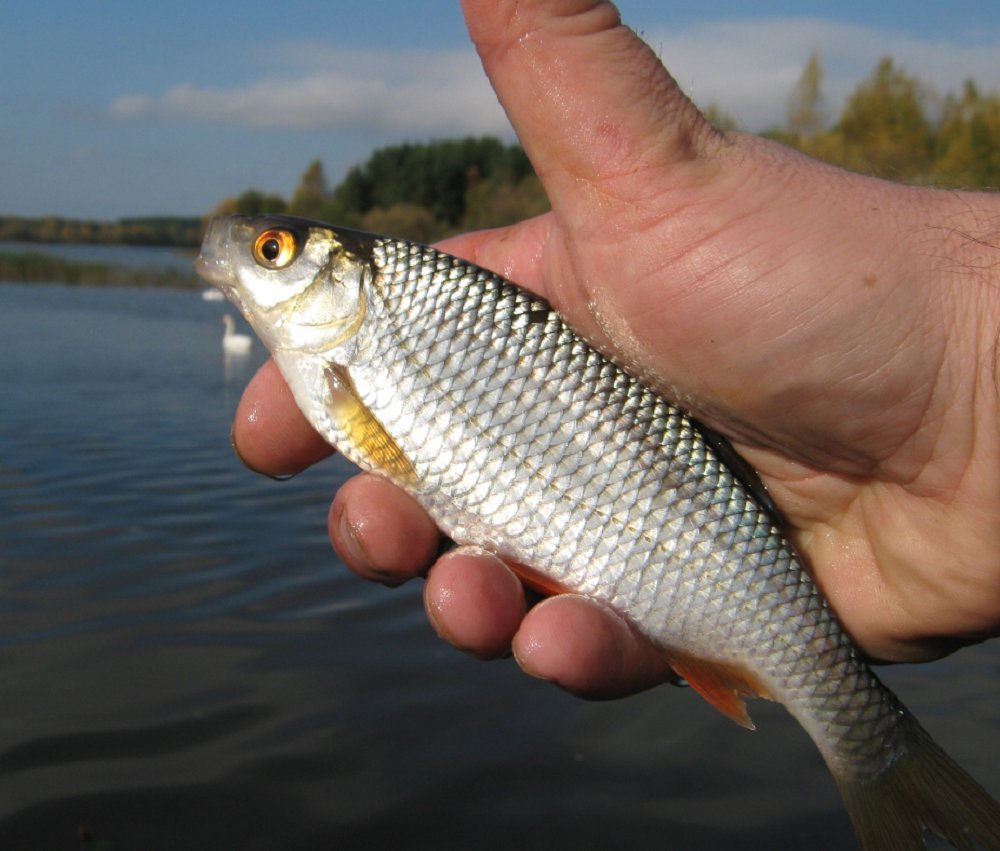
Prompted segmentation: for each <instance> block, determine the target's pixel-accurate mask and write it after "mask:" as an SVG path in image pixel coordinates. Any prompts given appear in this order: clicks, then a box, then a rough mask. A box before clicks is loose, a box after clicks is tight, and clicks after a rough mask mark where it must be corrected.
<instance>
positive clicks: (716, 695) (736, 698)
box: [664, 650, 770, 730]
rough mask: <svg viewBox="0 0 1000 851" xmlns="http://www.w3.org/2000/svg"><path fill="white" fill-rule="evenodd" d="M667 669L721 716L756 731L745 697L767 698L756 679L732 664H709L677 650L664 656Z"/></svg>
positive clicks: (764, 690)
mask: <svg viewBox="0 0 1000 851" xmlns="http://www.w3.org/2000/svg"><path fill="white" fill-rule="evenodd" d="M664 655H665V656H666V659H667V662H668V663H669V664H670V667H671V668H673V669H674V671H675V672H676V673H677V674H678V675H679V676H681V677H683V678H684V679H685V680H687V682H688V684H689V685H690V686H691V688H693V689H694V690H695V691H696V692H698V694H700V695H701V696H702V697H703V698H705V700H707V701H708V702H709V703H711V704H712V706H714V707H715V708H716V709H718V710H719V712H721V713H722V714H723V715H725V716H726V717H727V718H729V719H730V720H732V721H735V722H736V723H737V724H739V725H740V726H741V727H745V728H746V729H748V730H754V729H756V728H755V727H754V723H753V721H751V720H750V715H749V713H748V712H747V705H746V701H745V700H744V698H746V697H763V698H766V699H768V700H770V695H769V694H768V693H767V690H766V689H764V688H763V687H762V686H761V685H760V683H759V682H757V680H756V678H755V677H754V676H753V675H752V674H750V673H749V672H748V671H745V670H743V669H742V668H739V667H737V666H736V665H726V664H723V663H720V662H709V661H706V660H705V659H699V658H698V657H697V656H691V655H689V654H687V653H683V652H680V651H674V650H671V651H667V652H665V653H664Z"/></svg>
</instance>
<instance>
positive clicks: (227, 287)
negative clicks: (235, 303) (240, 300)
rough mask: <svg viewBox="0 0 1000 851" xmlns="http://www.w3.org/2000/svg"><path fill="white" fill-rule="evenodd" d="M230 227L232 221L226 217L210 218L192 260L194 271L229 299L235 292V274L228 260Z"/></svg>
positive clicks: (229, 255)
mask: <svg viewBox="0 0 1000 851" xmlns="http://www.w3.org/2000/svg"><path fill="white" fill-rule="evenodd" d="M232 229H233V223H232V221H231V220H230V219H228V218H227V217H225V216H217V217H215V218H214V219H212V220H211V221H210V222H209V223H208V228H207V229H206V231H205V238H204V239H203V240H202V243H201V253H200V254H199V255H198V257H197V258H196V259H195V261H194V270H195V272H197V273H198V274H199V275H200V276H201V277H202V278H204V279H205V280H206V281H207V282H208V283H210V284H212V286H214V287H216V288H218V289H220V290H222V293H223V295H225V296H226V297H227V298H229V299H230V300H231V301H232V300H233V296H234V294H235V292H236V289H235V287H236V274H235V272H234V271H233V266H232V263H231V262H230V257H231V255H232V252H231V250H230V248H231V246H232V242H233V240H232Z"/></svg>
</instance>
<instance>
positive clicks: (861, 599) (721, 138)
mask: <svg viewBox="0 0 1000 851" xmlns="http://www.w3.org/2000/svg"><path fill="white" fill-rule="evenodd" d="M462 5H463V10H464V12H465V15H466V20H467V24H468V28H469V32H470V34H471V36H472V40H473V42H474V43H475V46H476V48H477V50H478V51H479V54H480V57H481V59H482V62H483V66H484V68H485V70H486V73H487V74H488V75H489V78H490V80H491V82H492V84H493V86H494V89H495V90H496V92H497V96H498V97H499V99H500V101H501V103H502V104H503V106H504V108H505V109H506V111H507V113H508V115H509V116H510V119H511V121H512V123H513V125H514V127H515V129H516V130H517V133H518V136H519V138H520V140H521V142H522V144H523V145H524V148H525V150H526V151H527V153H528V155H529V157H530V158H531V160H532V162H533V164H534V166H535V168H536V170H537V172H538V174H539V176H540V177H541V179H542V182H543V184H544V186H545V189H546V191H547V193H548V196H549V198H550V200H551V204H552V211H551V212H550V213H548V214H546V215H543V216H541V217H538V218H535V219H532V220H529V221H525V222H521V223H519V224H517V225H514V226H512V227H508V228H503V229H500V230H493V231H486V232H480V233H475V234H469V235H465V236H462V237H458V238H455V239H452V240H449V241H448V242H447V243H446V244H444V245H443V247H444V248H445V249H446V250H448V251H450V252H452V253H455V254H458V255H461V256H463V257H466V258H467V259H469V260H471V261H473V262H476V263H479V264H480V265H483V266H486V267H488V268H491V269H494V270H496V271H497V272H499V273H500V274H502V275H505V276H506V277H508V278H510V279H512V280H514V281H517V282H518V283H520V284H521V285H523V286H525V287H528V288H530V289H532V290H534V291H536V292H538V293H539V294H541V295H543V296H544V297H546V298H547V299H549V300H550V301H551V302H552V303H553V305H554V306H555V307H556V308H557V309H558V310H559V311H560V312H561V313H562V314H563V315H564V316H565V317H566V318H567V319H568V321H569V322H570V324H571V325H572V326H573V327H574V328H575V329H576V330H577V331H578V332H580V333H581V334H582V335H583V336H585V337H586V338H587V339H588V340H589V341H591V343H593V344H594V345H596V346H597V347H599V348H601V349H602V350H604V351H605V352H606V353H609V354H611V355H612V356H614V357H616V358H617V359H619V360H620V361H621V362H623V363H624V364H626V365H627V366H629V367H631V368H632V369H633V370H634V371H638V373H639V374H641V375H642V376H643V377H644V378H645V379H646V380H647V381H648V382H650V383H652V384H653V385H654V386H655V387H656V388H657V389H658V390H660V391H661V392H662V393H663V394H664V395H666V396H667V397H668V398H671V399H673V400H675V401H677V402H678V403H679V404H681V405H682V406H683V407H685V408H687V409H688V410H690V411H691V412H692V413H694V414H695V415H696V416H698V417H699V418H700V419H701V420H702V421H704V422H705V423H707V424H709V425H710V426H712V427H713V428H715V429H716V430H718V431H720V432H721V433H723V434H724V435H726V436H727V437H729V438H730V440H731V441H732V442H733V444H734V446H735V447H736V448H737V450H738V451H739V452H740V454H742V455H743V456H744V457H745V458H746V459H747V460H748V461H749V462H750V464H751V465H752V466H753V467H755V468H756V469H757V470H758V472H759V473H760V476H761V478H762V480H763V481H764V483H765V484H766V486H767V487H768V489H769V491H770V493H771V495H772V497H773V499H774V501H775V502H776V503H777V504H778V505H779V506H780V508H781V510H782V512H783V514H784V516H785V519H786V522H787V526H788V530H789V534H790V535H791V537H792V538H793V540H794V542H795V543H796V545H797V546H798V547H799V549H800V551H801V552H802V553H803V555H804V557H805V559H806V561H807V562H808V564H809V566H810V569H811V570H812V572H813V574H814V576H815V577H816V579H817V581H818V583H819V585H820V586H821V588H822V590H823V592H824V593H825V594H826V596H827V598H828V599H829V600H830V602H831V604H832V605H833V607H834V609H835V610H836V611H837V612H838V614H839V615H840V617H841V619H842V621H843V623H844V625H845V627H846V628H847V629H848V631H849V632H850V633H851V635H852V637H853V638H854V640H855V641H856V642H857V643H858V645H859V646H860V647H861V648H862V650H863V651H864V652H865V653H867V654H868V655H869V656H870V657H872V658H873V659H877V660H882V661H917V660H926V659H930V658H934V657H937V656H940V655H943V654H945V653H948V652H950V651H952V650H954V649H955V648H957V647H958V646H961V645H962V644H966V643H970V642H974V641H978V640H982V639H984V638H986V637H989V636H994V635H996V634H998V632H1000V422H998V420H1000V357H998V345H997V338H998V329H1000V198H998V197H997V196H993V195H985V194H973V193H960V192H945V191H933V190H926V189H917V188H911V187H905V186H901V185H896V184H891V183H886V182H882V181H878V180H874V179H870V178H867V177H863V176H859V175H854V174H850V173H847V172H844V171H841V170H838V169H834V168H831V167H828V166H825V165H822V164H820V163H817V162H814V161H812V160H810V159H807V158H805V157H802V156H800V155H798V154H796V153H795V152H793V151H790V150H788V149H785V148H783V147H781V146H778V145H775V144H772V143H769V142H767V141H764V140H761V139H758V138H755V137H752V136H747V135H740V134H721V133H719V132H717V131H715V130H714V129H713V128H712V127H711V126H710V125H708V124H707V123H706V122H705V120H704V119H703V118H702V116H701V115H700V113H699V112H698V110H697V109H696V108H695V107H694V106H693V105H692V104H691V103H690V102H689V101H688V100H687V99H686V98H685V96H684V95H683V94H682V93H681V92H680V90H679V89H678V88H677V86H676V85H675V83H674V81H673V80H672V78H671V77H670V76H669V74H668V72H667V71H666V69H665V68H664V67H663V65H662V64H661V63H660V61H659V60H658V59H657V57H656V56H655V55H654V54H653V53H652V52H651V51H650V49H649V48H648V47H647V46H646V45H645V44H644V43H643V42H642V41H640V40H639V39H638V38H637V37H636V35H635V34H634V33H633V32H632V31H631V30H629V29H627V28H625V27H623V26H621V25H620V22H619V18H618V14H617V11H616V10H615V9H614V7H613V6H611V5H610V4H608V3H598V2H592V0H560V2H554V1H553V0H549V2H543V0H522V2H510V0H504V2H500V1H499V0H465V2H463V4H462ZM233 441H234V446H235V447H236V448H237V452H238V453H239V455H240V457H241V458H242V459H243V460H244V462H245V463H246V464H247V465H248V466H249V467H251V468H252V469H254V470H257V471H259V472H262V473H266V474H269V475H290V474H294V473H295V472H297V471H300V470H302V469H304V468H305V467H306V466H308V465H310V464H312V463H315V462H316V461H318V460H320V459H321V458H323V457H325V456H326V455H328V454H329V453H330V451H331V450H330V449H329V447H328V446H326V445H325V444H324V443H323V441H322V440H321V439H320V438H319V437H318V436H317V435H316V434H315V433H314V432H313V431H312V429H311V428H310V427H309V426H308V424H307V423H306V422H305V420H304V419H303V418H302V416H301V415H300V414H299V413H298V411H297V409H296V408H295V406H294V403H293V402H292V400H291V396H290V395H289V393H288V390H287V388H286V387H285V386H284V383H283V382H282V380H281V378H280V376H279V375H278V373H277V370H276V369H275V368H274V366H273V364H270V363H269V364H267V365H265V366H264V367H263V368H262V370H261V371H260V373H259V374H258V375H257V376H256V377H255V378H254V379H253V380H252V381H251V383H250V385H249V386H248V387H247V390H246V393H245V395H244V397H243V399H242V401H241V403H240V406H239V409H238V411H237V414H236V419H235V422H234V426H233ZM329 526H330V536H331V540H332V542H333V546H334V547H335V549H336V550H337V552H338V553H339V554H340V555H341V557H342V558H343V560H344V561H345V562H346V563H347V564H348V565H349V566H350V567H351V569H352V570H354V571H355V572H356V573H358V574H359V575H360V576H362V577H365V578H367V579H372V580H375V581H379V582H383V583H385V584H387V585H396V584H399V583H401V582H405V581H406V580H408V579H411V578H413V577H417V576H425V577H426V584H425V594H424V599H425V604H426V609H427V613H428V617H429V618H430V620H431V622H432V624H433V625H434V627H435V629H436V630H437V631H438V633H439V634H440V635H441V636H442V637H444V638H445V639H446V640H448V641H450V642H451V643H452V644H454V645H455V646H456V647H459V648H462V649H464V650H466V651H468V652H469V653H472V654H474V655H476V656H479V657H481V658H494V657H497V656H501V655H503V654H505V653H506V652H507V651H508V649H509V648H512V649H513V653H514V656H515V657H516V659H517V661H518V663H519V664H520V665H521V667H522V668H523V669H524V670H525V671H526V672H528V673H529V674H531V675H533V676H536V677H540V678H543V679H546V680H550V681H553V682H555V683H558V684H559V685H561V686H562V687H564V688H566V689H568V690H570V691H572V692H575V693H577V694H581V695H585V696H589V697H613V696H618V695H624V694H628V693H630V692H634V691H637V690H640V689H643V688H647V687H649V686H651V685H654V684H656V683H658V682H662V681H664V680H667V679H669V677H670V671H669V669H668V668H667V666H666V665H665V663H664V662H663V661H662V659H661V658H660V656H659V654H658V653H657V652H656V650H655V649H654V648H653V647H652V646H651V645H649V644H648V643H647V642H645V641H644V640H643V639H642V638H641V636H639V635H637V634H636V633H635V632H634V630H632V628H631V627H630V626H629V625H628V624H627V623H626V622H625V621H623V620H622V619H621V618H619V617H618V616H617V615H615V614H614V613H613V612H610V611H608V610H606V609H605V608H602V607H601V606H599V605H598V604H595V603H593V602H591V601H589V600H585V599H582V598H579V597H575V596H571V595H567V596H562V597H555V598H551V599H548V600H545V601H543V602H541V603H538V604H537V605H534V606H531V607H527V606H526V603H525V600H526V594H525V591H524V590H523V588H522V586H521V584H520V583H519V582H518V581H517V579H516V578H515V576H514V574H513V573H512V572H511V571H510V570H509V569H508V568H507V566H506V565H504V564H503V563H502V562H500V561H499V560H498V559H496V558H495V557H493V556H490V555H489V554H486V553H481V552H476V551H465V550H460V551H458V552H452V553H449V554H448V555H445V556H443V557H441V558H437V553H438V548H439V545H440V540H439V534H438V532H437V530H436V529H435V528H434V525H433V524H432V522H431V521H430V520H429V518H427V516H426V515H425V514H424V513H423V512H422V511H421V510H420V509H419V508H418V507H417V506H416V505H415V504H414V503H413V502H412V501H411V500H410V499H409V497H407V496H406V495H405V494H403V493H401V492H400V491H398V490H396V489H395V488H394V487H392V486H391V485H389V484H388V483H386V482H384V481H382V480H380V479H378V478H376V477H373V476H369V475H361V476H358V477H357V478H355V479H354V480H352V481H350V482H349V483H348V484H347V485H345V486H344V487H343V488H342V489H341V491H340V492H339V493H338V494H337V496H336V498H335V499H334V501H333V504H332V506H331V509H330V523H329Z"/></svg>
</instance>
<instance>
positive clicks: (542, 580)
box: [504, 559, 569, 597]
mask: <svg viewBox="0 0 1000 851" xmlns="http://www.w3.org/2000/svg"><path fill="white" fill-rule="evenodd" d="M504 564H506V565H507V567H509V568H510V569H511V570H513V571H514V573H516V574H517V578H518V579H520V580H521V582H523V583H524V584H525V585H526V586H527V587H528V588H530V589H531V590H532V591H537V592H538V593H539V594H544V595H545V596H546V597H555V596H556V595H557V594H566V593H569V588H567V587H566V586H564V585H560V584H559V583H558V582H556V581H555V580H554V579H550V578H549V577H548V576H546V575H545V574H544V573H541V572H540V571H538V570H535V568H533V567H529V566H528V565H526V564H521V563H520V562H518V561H511V560H510V559H504Z"/></svg>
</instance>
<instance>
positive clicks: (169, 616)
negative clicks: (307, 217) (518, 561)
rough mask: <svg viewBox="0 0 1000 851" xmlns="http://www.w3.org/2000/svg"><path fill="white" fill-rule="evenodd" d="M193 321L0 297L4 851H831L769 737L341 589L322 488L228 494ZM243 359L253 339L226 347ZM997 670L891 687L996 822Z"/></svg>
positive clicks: (676, 692)
mask: <svg viewBox="0 0 1000 851" xmlns="http://www.w3.org/2000/svg"><path fill="white" fill-rule="evenodd" d="M223 312H232V310H231V308H229V307H228V306H227V305H226V304H220V303H211V302H206V301H204V300H202V299H201V298H199V296H198V294H197V293H186V292H169V291H154V290H139V289H129V288H122V289H107V288H99V289H91V288H84V287H80V288H71V287H63V286H56V285H51V286H49V285H27V286H22V285H14V284H10V285H3V286H0V341H2V342H0V351H2V353H3V354H2V359H0V399H2V402H0V624H2V629H0V653H2V656H0V658H2V672H3V678H2V690H0V707H2V710H0V849H5V851H8V850H9V849H24V851H33V849H49V850H50V851H51V849H68V851H72V849H76V848H77V847H78V832H79V831H80V830H81V829H85V830H86V831H88V832H89V835H91V836H93V838H94V840H95V841H94V842H93V843H91V844H90V846H89V847H92V848H95V849H96V848H98V847H99V848H102V849H106V851H126V849H142V850H143V851H158V849H164V851H166V849H170V851H176V849H181V848H182V849H202V848H204V849H230V848H232V849H237V848H238V849H241V850H242V851H246V849H274V848H280V849H329V848H338V849H354V848H358V849H360V848H373V847H380V848H407V849H413V848H434V849H476V848H484V849H493V848H496V849H501V848H519V849H544V848H554V847H561V848H562V847H571V848H577V849H604V848H609V847H620V848H623V849H647V848H648V849H658V851H662V849H663V848H673V849H695V850H697V851H700V849H705V851H708V849H712V851H719V849H744V850H745V849H769V851H771V850H772V849H784V848H800V847H802V848H810V849H840V848H852V847H854V840H853V833H852V831H851V828H850V825H849V823H848V820H847V817H846V815H845V813H844V811H843V809H842V807H841V804H840V800H839V798H838V795H837V792H836V789H835V787H834V784H833V782H832V780H831V779H830V778H829V776H828V774H827V771H826V768H825V767H824V765H823V763H822V761H821V759H820V757H819V755H818V754H817V752H816V750H815V749H814V747H813V746H812V744H811V742H809V740H808V739H807V737H806V736H805V734H804V733H803V732H802V731H801V730H800V729H799V727H798V726H797V725H796V724H795V723H794V722H793V721H792V720H791V719H790V718H789V717H788V716H787V714H786V713H785V712H784V710H782V709H781V708H780V707H777V706H774V705H772V704H768V703H766V702H760V701H757V702H754V703H752V704H751V707H750V709H751V714H752V715H753V717H754V719H755V721H756V723H757V727H758V731H757V732H755V733H748V732H746V731H744V730H742V729H740V728H738V727H737V726H736V725H734V724H732V723H730V722H729V721H727V720H725V719H724V718H722V717H721V716H720V715H719V714H718V713H716V712H715V711H714V710H713V709H711V708H710V707H708V706H707V705H706V704H704V703H703V702H702V701H701V700H700V699H699V698H698V697H697V696H696V695H694V694H693V693H692V692H691V691H690V690H682V689H674V688H669V687H663V688H660V689H655V690H653V691H650V692H647V693H645V694H642V695H639V696H636V697H633V698H630V699H627V700H620V701H615V702H607V703H588V702H584V701H580V700H577V699H575V698H572V697H569V696H567V695H565V694H562V693H560V692H559V691H558V690H556V689H555V688H553V687H551V686H548V685H546V684H544V683H540V682H536V681H534V680H531V679H529V678H527V677H525V676H523V675H521V674H520V673H519V672H518V670H517V667H516V665H515V664H514V663H513V661H510V660H506V661H499V662H493V663H488V664H484V663H481V662H476V661H474V660H472V659H470V658H467V657H466V656H464V655H463V654H461V653H459V652H457V651H455V650H452V649H451V648H450V647H448V646H447V645H445V644H444V643H443V642H441V641H440V640H438V639H437V638H436V637H435V636H434V634H433V632H432V630H431V629H430V627H429V626H428V624H427V623H426V621H425V619H424V617H423V613H422V607H421V602H420V590H421V589H420V587H419V583H416V582H414V583H411V584H410V585H409V586H407V587H404V588H401V589H397V590H392V591H390V590H386V589H384V588H382V587H379V586H374V585H369V584H367V583H364V582H362V581H360V580H358V579H356V578H354V577H353V575H352V574H350V573H349V572H348V571H347V569H346V568H345V567H344V566H343V565H342V564H341V563H340V562H339V561H338V560H337V558H336V556H335V555H334V554H333V552H332V551H331V549H330V547H329V542H328V541H327V538H326V526H325V518H326V511H327V508H328V506H329V501H330V498H331V496H332V494H333V492H334V490H335V489H336V487H337V486H338V484H339V483H340V482H342V481H343V480H344V479H345V477H346V476H348V475H350V473H351V470H350V468H349V467H348V465H346V464H345V463H344V462H343V461H342V460H341V459H337V458H334V459H331V460H330V461H328V462H324V463H322V464H320V465H318V466H317V467H316V468H314V469H312V470H310V471H308V472H306V473H304V474H302V475H301V476H299V477H297V478H295V479H293V480H291V481H287V482H274V481H271V480H269V479H265V478H262V477H260V476H255V475H253V474H251V473H249V472H247V471H246V470H245V469H243V467H241V465H240V464H239V462H238V461H237V460H236V458H235V457H234V455H233V453H232V451H231V449H230V446H229V425H230V418H231V416H232V412H233V410H234V408H235V405H236V402H237V399H238V398H239V395H240V393H241V391H242V388H243V386H244V384H245V383H246V381H247V379H248V378H249V377H250V375H251V374H252V372H253V370H254V369H255V368H256V366H257V365H258V364H259V363H260V362H261V361H262V360H263V357H264V353H263V350H262V349H261V348H260V346H259V345H257V347H256V349H255V351H254V353H253V354H251V355H250V356H249V357H243V358H236V359H233V358H230V359H227V358H225V357H224V356H223V352H222V348H221V335H222V328H221V324H220V317H221V315H222V313H223ZM243 329H244V330H245V326H243ZM998 667H1000V644H998V643H997V642H993V643H992V644H988V645H985V646H980V647H976V648H970V649H968V650H966V651H963V652H962V653H959V654H958V655H957V656H955V657H953V658H951V659H948V660H944V661H941V662H937V663H933V664H929V665H923V666H912V667H898V668H892V669H886V670H882V671H881V672H880V673H881V674H882V675H883V676H884V679H886V680H887V681H888V683H889V684H890V685H891V686H892V687H893V688H894V689H895V690H896V691H897V693H898V694H899V695H900V696H901V697H902V699H903V700H904V701H905V702H906V703H907V704H908V705H909V706H910V707H911V709H913V710H914V711H915V712H916V713H917V715H918V716H919V717H920V718H921V720H922V721H923V723H924V725H925V726H926V727H927V728H928V729H929V730H930V731H931V732H932V733H933V734H934V735H935V736H936V738H937V739H938V741H939V742H940V743H941V744H942V745H943V746H944V747H945V748H946V749H947V750H948V751H949V752H950V753H951V754H952V755H953V756H954V757H955V758H956V759H957V760H958V761H959V762H960V763H961V764H962V765H963V766H964V767H965V768H966V769H968V770H969V771H970V772H971V773H972V774H973V775H974V776H975V777H976V778H977V779H978V780H979V781H980V782H982V783H983V784H984V785H985V786H986V787H987V788H989V789H990V790H991V791H992V792H993V793H994V794H1000V760H997V759H996V753H997V747H998V745H1000V690H998V689H997V672H998Z"/></svg>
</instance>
